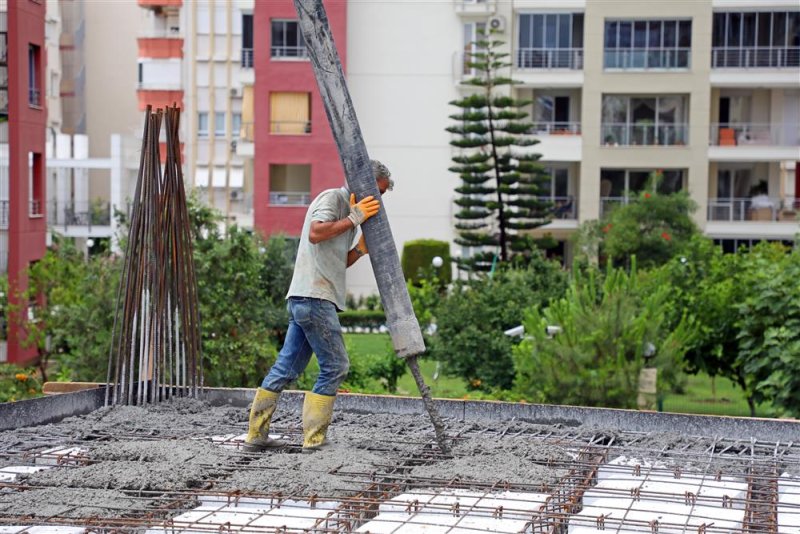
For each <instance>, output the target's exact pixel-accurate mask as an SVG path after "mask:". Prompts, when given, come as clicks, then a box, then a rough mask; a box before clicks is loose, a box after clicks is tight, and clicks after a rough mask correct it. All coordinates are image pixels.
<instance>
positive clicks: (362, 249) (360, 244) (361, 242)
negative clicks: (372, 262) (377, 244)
mask: <svg viewBox="0 0 800 534" xmlns="http://www.w3.org/2000/svg"><path fill="white" fill-rule="evenodd" d="M356 249H357V250H358V251H359V252H360V253H361V255H362V256H363V255H365V254H369V250H368V249H367V242H366V241H365V240H364V232H361V237H360V238H359V239H358V245H356Z"/></svg>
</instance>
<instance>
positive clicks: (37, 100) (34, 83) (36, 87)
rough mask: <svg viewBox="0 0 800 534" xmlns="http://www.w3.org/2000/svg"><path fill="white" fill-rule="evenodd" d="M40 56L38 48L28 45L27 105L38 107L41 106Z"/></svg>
mask: <svg viewBox="0 0 800 534" xmlns="http://www.w3.org/2000/svg"><path fill="white" fill-rule="evenodd" d="M41 64H42V63H41V55H40V49H39V47H38V46H36V45H33V44H29V45H28V104H29V105H31V106H35V107H39V106H41V104H42V87H41V83H42V82H41V80H40V77H41V75H40V66H41Z"/></svg>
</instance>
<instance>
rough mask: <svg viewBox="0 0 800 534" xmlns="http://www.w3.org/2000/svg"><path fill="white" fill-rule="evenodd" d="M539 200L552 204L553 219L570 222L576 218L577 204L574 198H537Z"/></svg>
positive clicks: (570, 196)
mask: <svg viewBox="0 0 800 534" xmlns="http://www.w3.org/2000/svg"><path fill="white" fill-rule="evenodd" d="M539 200H542V201H545V202H550V203H552V204H553V219H561V220H570V219H577V218H578V203H577V202H576V199H575V197H574V196H572V195H569V196H565V197H539Z"/></svg>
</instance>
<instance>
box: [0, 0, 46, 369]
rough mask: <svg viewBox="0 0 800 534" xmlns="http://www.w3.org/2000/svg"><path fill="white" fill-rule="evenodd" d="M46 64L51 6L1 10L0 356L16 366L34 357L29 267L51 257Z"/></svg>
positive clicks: (34, 4)
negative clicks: (28, 330) (2, 277)
mask: <svg viewBox="0 0 800 534" xmlns="http://www.w3.org/2000/svg"><path fill="white" fill-rule="evenodd" d="M46 61H47V59H46V49H45V5H44V4H43V3H41V2H8V3H6V2H0V270H1V271H2V272H6V273H7V274H8V295H3V300H6V299H7V302H8V304H9V307H8V308H6V309H5V310H4V312H7V313H8V314H9V315H10V316H8V317H3V318H2V319H3V321H2V322H3V327H4V330H5V332H3V334H4V335H3V336H2V339H3V344H2V345H3V346H2V352H0V356H2V357H3V358H5V359H6V360H7V361H9V362H12V363H18V364H26V363H29V362H30V361H31V360H32V359H33V358H35V357H36V351H35V350H34V349H30V348H28V349H26V348H23V347H22V345H21V343H20V341H21V337H22V332H21V329H20V320H22V319H27V313H26V311H25V310H26V309H27V303H26V302H24V301H23V300H21V299H20V297H19V295H20V292H21V291H24V290H25V289H26V288H27V275H26V272H27V268H28V266H29V265H30V264H31V263H32V262H35V261H37V260H39V259H41V258H42V256H44V252H45V236H46V232H47V229H46V225H45V217H44V204H45V198H46V181H45V126H46V124H47V110H46V103H47V94H46V81H45V72H46V69H45V67H46ZM9 310H14V311H13V312H11V311H9ZM12 314H13V315H12Z"/></svg>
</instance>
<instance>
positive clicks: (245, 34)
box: [242, 13, 253, 69]
mask: <svg viewBox="0 0 800 534" xmlns="http://www.w3.org/2000/svg"><path fill="white" fill-rule="evenodd" d="M242 67H244V68H246V69H252V68H253V15H252V14H249V13H245V14H243V15H242Z"/></svg>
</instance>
